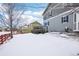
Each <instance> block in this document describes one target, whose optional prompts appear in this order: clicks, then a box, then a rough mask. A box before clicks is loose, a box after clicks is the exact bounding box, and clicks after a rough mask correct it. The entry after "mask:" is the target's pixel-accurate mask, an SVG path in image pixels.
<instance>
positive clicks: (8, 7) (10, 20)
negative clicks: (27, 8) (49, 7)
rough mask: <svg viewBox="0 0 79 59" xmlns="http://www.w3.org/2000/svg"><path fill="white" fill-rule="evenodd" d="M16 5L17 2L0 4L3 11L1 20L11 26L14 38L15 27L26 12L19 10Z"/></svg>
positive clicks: (0, 9)
mask: <svg viewBox="0 0 79 59" xmlns="http://www.w3.org/2000/svg"><path fill="white" fill-rule="evenodd" d="M15 7H16V5H15V3H3V4H1V6H0V11H1V12H2V14H1V17H2V18H1V21H2V23H3V24H4V25H5V26H6V27H9V28H10V31H11V38H13V34H12V32H13V31H12V29H13V27H15V28H16V27H17V25H18V24H19V21H20V17H21V15H22V14H23V13H24V10H22V11H17V10H16V9H15Z"/></svg>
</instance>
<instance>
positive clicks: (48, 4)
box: [42, 3, 52, 15]
mask: <svg viewBox="0 0 79 59" xmlns="http://www.w3.org/2000/svg"><path fill="white" fill-rule="evenodd" d="M51 4H52V3H49V4H48V6H47V7H46V9H45V11H44V12H43V14H42V15H44V13H45V12H46V11H47V9H48V7H49V6H50V5H51Z"/></svg>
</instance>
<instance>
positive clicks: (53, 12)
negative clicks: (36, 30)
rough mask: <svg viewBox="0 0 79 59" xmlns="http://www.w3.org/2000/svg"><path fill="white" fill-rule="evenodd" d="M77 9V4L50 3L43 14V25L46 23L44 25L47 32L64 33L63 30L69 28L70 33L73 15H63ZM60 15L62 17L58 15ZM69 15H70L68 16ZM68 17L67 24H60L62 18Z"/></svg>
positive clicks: (78, 5)
mask: <svg viewBox="0 0 79 59" xmlns="http://www.w3.org/2000/svg"><path fill="white" fill-rule="evenodd" d="M76 7H79V3H56V4H54V3H52V4H50V5H49V6H48V7H47V9H46V10H45V12H44V13H43V19H44V23H48V22H49V24H48V25H45V26H46V27H47V29H48V31H49V32H50V31H61V32H63V31H65V28H66V27H68V28H70V32H72V31H73V19H74V16H73V14H70V13H69V12H68V13H65V12H67V11H69V10H71V9H72V8H76ZM60 14H62V15H60ZM69 14H70V15H69ZM67 15H68V18H69V19H68V22H64V23H62V21H61V20H62V17H63V16H67Z"/></svg>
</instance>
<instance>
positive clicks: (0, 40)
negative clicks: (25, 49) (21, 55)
mask: <svg viewBox="0 0 79 59" xmlns="http://www.w3.org/2000/svg"><path fill="white" fill-rule="evenodd" d="M9 39H11V34H10V33H7V34H2V35H0V44H3V43H4V42H6V41H7V40H9Z"/></svg>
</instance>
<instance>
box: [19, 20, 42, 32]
mask: <svg viewBox="0 0 79 59" xmlns="http://www.w3.org/2000/svg"><path fill="white" fill-rule="evenodd" d="M38 26H42V25H41V24H40V23H39V22H37V21H35V22H32V23H30V24H29V25H24V26H22V28H20V31H21V32H22V33H30V32H31V31H32V30H33V28H34V27H38Z"/></svg>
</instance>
